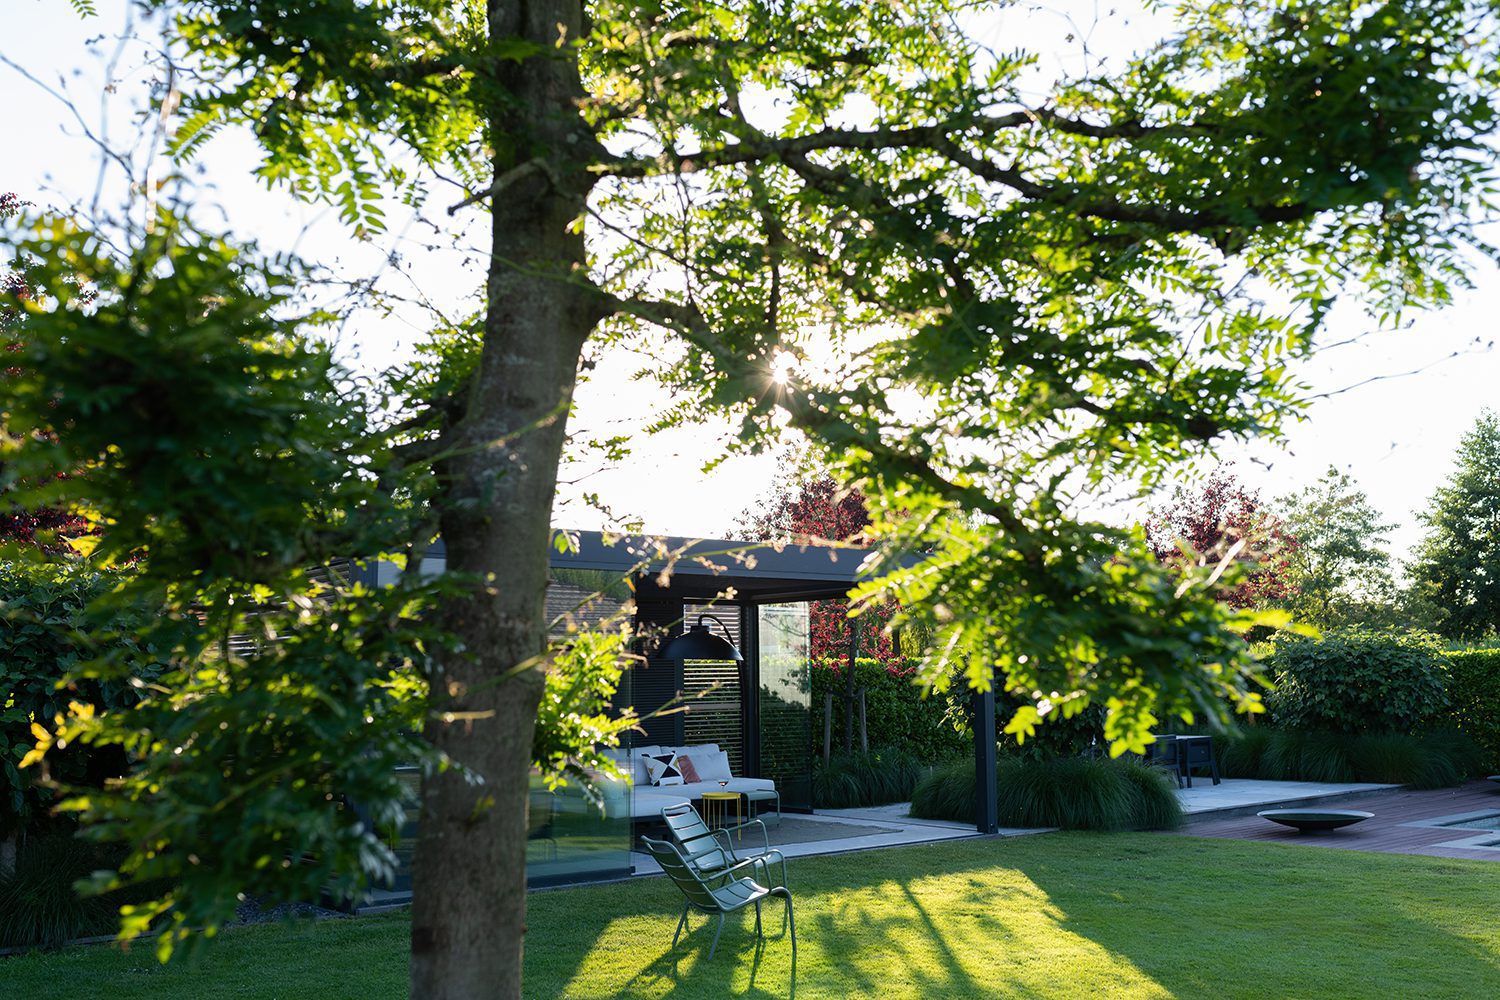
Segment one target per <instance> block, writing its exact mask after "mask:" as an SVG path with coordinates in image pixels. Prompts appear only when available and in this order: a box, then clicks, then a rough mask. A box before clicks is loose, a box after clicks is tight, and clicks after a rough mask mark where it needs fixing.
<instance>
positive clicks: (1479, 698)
mask: <svg viewBox="0 0 1500 1000" xmlns="http://www.w3.org/2000/svg"><path fill="white" fill-rule="evenodd" d="M1448 699H1449V701H1450V702H1451V705H1452V708H1451V711H1452V715H1451V716H1450V718H1451V720H1452V723H1453V725H1455V726H1457V727H1458V728H1459V729H1460V730H1461V731H1462V732H1463V733H1464V735H1466V736H1469V737H1470V738H1472V739H1473V740H1474V742H1475V743H1477V744H1479V749H1480V752H1481V754H1482V755H1483V756H1482V757H1481V762H1482V766H1483V769H1484V770H1485V771H1487V772H1489V773H1491V774H1493V773H1497V772H1500V649H1469V650H1463V651H1460V652H1456V653H1449V654H1448Z"/></svg>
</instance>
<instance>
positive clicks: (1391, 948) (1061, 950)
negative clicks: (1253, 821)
mask: <svg viewBox="0 0 1500 1000" xmlns="http://www.w3.org/2000/svg"><path fill="white" fill-rule="evenodd" d="M791 878H792V887H793V889H794V891H795V892H796V899H797V917H798V920H797V926H798V934H799V955H798V962H797V968H796V980H797V996H799V997H806V998H812V997H840V998H845V997H863V996H871V997H876V996H878V997H919V996H920V997H966V996H983V997H991V996H993V997H1000V996H1004V997H1027V998H1053V997H1112V998H1113V997H1209V998H1213V1000H1224V998H1233V997H1271V998H1278V1000H1279V998H1283V997H1308V998H1331V997H1380V998H1399V997H1424V998H1435V997H1456V998H1472V997H1485V996H1500V920H1497V919H1496V909H1495V901H1496V900H1497V899H1500V864H1493V863H1490V862H1483V861H1451V860H1444V859H1436V858H1419V857H1404V856H1396V855H1378V854H1360V853H1356V852H1352V851H1339V850H1331V849H1320V848H1299V847H1283V846H1277V845H1266V844H1249V843H1240V842H1235V841H1228V840H1197V839H1191V838H1184V837H1169V836H1161V835H1152V834H1116V835H1092V834H1048V835H1042V836H1034V837H1023V838H1019V839H1015V840H1000V841H995V840H991V841H967V842H960V843H948V844H938V845H931V846H922V847H910V848H900V849H893V850H885V851H873V852H867V853H863V854H854V855H843V856H831V857H824V858H810V859H805V860H799V861H795V862H793V864H792V870H791ZM679 905H680V904H679V897H678V896H677V895H676V890H675V889H674V888H673V887H672V886H671V885H670V884H668V883H666V882H664V881H662V880H659V879H651V880H645V881H641V882H636V883H633V884H628V885H613V886H601V887H597V888H588V889H572V890H561V891H556V892H546V893H539V894H536V895H533V896H532V898H531V917H530V921H529V923H530V934H529V936H528V939H527V958H526V979H527V994H528V995H529V996H535V997H554V996H566V997H614V996H620V997H636V996H641V997H656V996H669V995H670V996H673V997H682V998H690V997H721V996H725V995H742V994H747V995H765V996H785V995H787V993H788V985H789V980H790V977H791V973H792V969H791V949H790V946H789V945H788V943H787V942H786V941H785V940H783V939H771V940H770V941H769V942H768V943H767V945H766V947H765V948H764V950H763V951H762V952H761V953H760V955H759V957H758V959H757V955H756V949H755V947H754V943H753V942H754V937H753V934H752V933H751V932H750V931H751V928H750V925H749V923H748V921H747V922H746V924H745V925H744V926H743V927H742V928H740V929H738V930H737V929H736V928H734V927H732V926H731V927H729V928H726V929H725V932H724V941H723V942H722V943H721V944H720V946H719V953H718V955H716V956H715V958H714V960H713V961H712V962H709V961H707V960H706V958H705V956H706V954H707V951H708V942H709V940H710V937H711V930H710V932H707V933H705V931H704V930H703V928H704V926H705V923H704V920H703V918H701V917H700V918H698V922H697V923H695V924H694V927H695V928H697V932H696V933H694V934H693V935H692V936H691V937H690V938H688V939H686V941H685V943H684V944H683V945H680V946H679V948H678V952H677V954H676V955H675V956H674V955H671V954H668V951H667V945H668V943H669V942H670V941H671V937H672V929H673V927H674V925H675V923H676V918H677V908H678V906H679ZM780 915H781V914H780V904H779V903H778V904H776V905H775V906H773V907H772V908H771V909H769V910H768V911H767V918H768V919H767V929H768V930H776V929H779V927H780ZM406 931H407V926H406V920H405V918H404V917H403V916H399V915H397V916H389V917H374V918H365V919H360V920H343V921H328V922H324V923H321V924H315V925H313V924H299V925H291V926H272V927H256V928H246V929H242V930H238V931H234V932H231V933H227V934H225V935H224V937H223V938H221V939H220V940H219V941H218V942H217V943H216V944H214V945H213V946H212V947H211V948H210V949H208V950H206V951H205V952H204V953H203V954H201V955H200V956H199V957H198V958H197V960H196V961H194V962H192V963H190V964H188V965H186V966H184V967H181V968H178V967H172V968H169V969H163V968H161V967H159V966H157V965H156V963H155V961H154V960H153V959H152V958H151V956H150V954H149V950H148V949H143V948H138V949H136V950H134V951H132V952H130V953H129V954H120V953H118V952H116V951H113V950H109V949H106V948H98V947H95V948H80V949H74V950H71V951H67V952H63V953H58V954H52V955H41V956H27V957H21V958H11V959H0V996H3V997H5V998H7V1000H12V998H14V1000H21V998H32V997H37V998H41V997H103V998H107V1000H131V998H137V997H139V998H151V1000H169V998H175V997H183V998H195V1000H196V998H200V997H213V998H224V997H297V998H315V997H316V998H323V997H351V998H365V997H394V996H401V995H404V990H405V985H406V972H405V966H406V963H405V954H404V951H405V947H406Z"/></svg>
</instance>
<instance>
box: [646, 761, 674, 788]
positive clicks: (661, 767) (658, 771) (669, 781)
mask: <svg viewBox="0 0 1500 1000" xmlns="http://www.w3.org/2000/svg"><path fill="white" fill-rule="evenodd" d="M646 770H647V772H649V773H650V775H651V784H653V785H660V786H661V787H663V788H666V787H668V786H671V785H680V784H682V783H683V782H682V772H681V771H680V770H678V769H677V755H676V754H675V753H660V754H652V755H651V756H649V757H647V758H646Z"/></svg>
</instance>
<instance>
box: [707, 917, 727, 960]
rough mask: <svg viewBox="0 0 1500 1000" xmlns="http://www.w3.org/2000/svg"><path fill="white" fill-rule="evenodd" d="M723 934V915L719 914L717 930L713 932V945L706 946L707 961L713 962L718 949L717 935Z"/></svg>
mask: <svg viewBox="0 0 1500 1000" xmlns="http://www.w3.org/2000/svg"><path fill="white" fill-rule="evenodd" d="M723 933H724V914H722V913H721V914H719V929H718V930H716V931H714V943H713V944H711V945H709V946H708V958H709V961H713V957H714V952H715V951H716V950H717V949H718V947H719V935H720V934H723Z"/></svg>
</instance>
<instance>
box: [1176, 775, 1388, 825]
mask: <svg viewBox="0 0 1500 1000" xmlns="http://www.w3.org/2000/svg"><path fill="white" fill-rule="evenodd" d="M1400 787H1401V786H1400V785H1377V784H1368V783H1362V784H1336V783H1333V782H1323V781H1260V780H1256V779H1252V778H1225V779H1223V780H1222V781H1220V782H1219V784H1217V785H1215V784H1213V783H1212V782H1211V781H1210V780H1209V779H1207V778H1194V779H1193V787H1192V788H1179V789H1178V790H1177V799H1178V801H1179V802H1181V803H1182V809H1183V812H1185V813H1187V815H1188V818H1189V820H1192V819H1194V818H1196V817H1199V816H1205V815H1210V814H1212V815H1219V816H1228V815H1233V814H1235V813H1241V812H1258V811H1259V810H1261V809H1275V808H1277V807H1279V806H1292V805H1316V804H1319V803H1326V802H1336V801H1341V800H1342V799H1345V798H1349V797H1351V796H1366V795H1372V794H1380V793H1383V792H1389V791H1395V790H1397V789H1399V788H1400Z"/></svg>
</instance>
